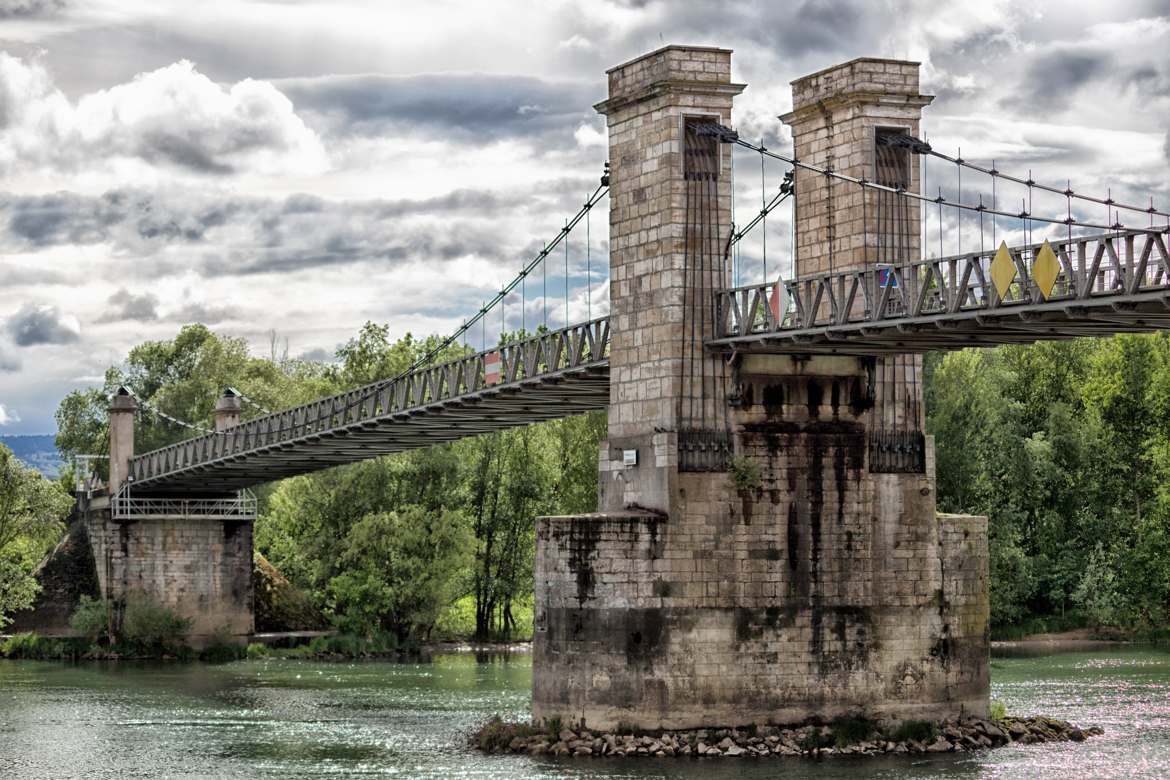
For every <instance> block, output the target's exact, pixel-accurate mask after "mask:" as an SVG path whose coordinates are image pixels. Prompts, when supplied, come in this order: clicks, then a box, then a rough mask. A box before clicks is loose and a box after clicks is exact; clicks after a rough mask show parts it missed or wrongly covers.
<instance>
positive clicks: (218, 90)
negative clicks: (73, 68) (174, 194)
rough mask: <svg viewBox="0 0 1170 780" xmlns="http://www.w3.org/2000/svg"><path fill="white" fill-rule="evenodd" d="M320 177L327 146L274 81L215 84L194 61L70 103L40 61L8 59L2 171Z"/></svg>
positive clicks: (0, 72)
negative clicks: (147, 169)
mask: <svg viewBox="0 0 1170 780" xmlns="http://www.w3.org/2000/svg"><path fill="white" fill-rule="evenodd" d="M126 160H131V161H136V162H138V163H143V164H146V165H148V166H153V167H159V168H162V169H167V170H178V171H182V172H185V173H192V174H199V175H207V176H222V175H225V174H230V173H235V172H243V171H247V172H253V173H262V174H263V173H268V174H278V173H297V172H300V173H312V172H316V171H320V170H323V169H324V168H325V164H326V161H325V153H324V150H323V147H322V146H321V142H320V139H318V138H317V136H316V134H315V133H314V132H313V131H312V130H310V129H309V128H308V127H307V126H306V125H305V124H304V122H303V121H302V120H301V119H300V117H298V116H297V115H296V113H295V112H294V111H293V107H292V103H291V102H289V100H288V98H286V97H285V96H284V95H282V94H281V93H280V92H279V91H278V90H277V89H276V88H275V87H273V86H272V84H271V83H269V82H266V81H257V80H253V79H245V80H243V81H240V82H237V83H236V84H233V85H230V86H221V85H219V84H216V83H215V82H213V81H212V80H211V79H209V78H207V76H205V75H203V74H202V73H199V72H198V71H197V70H196V69H195V66H194V65H193V64H192V63H190V62H187V61H186V60H183V61H180V62H176V63H174V64H172V65H168V66H166V67H164V68H159V69H157V70H153V71H150V72H148V73H142V74H139V75H138V76H136V77H135V78H134V79H133V80H132V81H130V82H128V83H125V84H119V85H116V86H114V87H111V88H109V89H105V90H99V91H97V92H92V93H89V94H86V95H82V96H81V97H80V98H79V99H78V100H77V101H76V102H73V101H71V100H69V99H68V98H67V97H66V96H65V95H64V94H63V93H62V92H61V91H60V90H59V89H58V88H57V87H56V86H55V85H54V84H53V82H52V79H51V78H50V76H49V74H48V72H47V71H46V70H45V69H44V67H42V66H41V65H40V64H39V63H37V62H35V61H31V62H26V61H24V60H22V59H19V58H17V57H13V56H11V55H9V54H6V53H2V52H0V171H9V172H12V171H17V170H25V169H34V170H35V169H37V168H49V169H55V170H58V171H63V172H71V171H82V170H89V169H95V168H96V169H101V168H102V166H103V165H105V166H106V167H111V166H113V165H115V164H117V163H118V162H119V161H126Z"/></svg>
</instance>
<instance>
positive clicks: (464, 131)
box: [279, 73, 600, 143]
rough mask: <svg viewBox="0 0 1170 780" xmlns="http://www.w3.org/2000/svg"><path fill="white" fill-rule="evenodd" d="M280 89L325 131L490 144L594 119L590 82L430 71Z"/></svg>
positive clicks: (304, 82)
mask: <svg viewBox="0 0 1170 780" xmlns="http://www.w3.org/2000/svg"><path fill="white" fill-rule="evenodd" d="M279 84H280V87H281V89H282V90H283V91H284V93H285V94H287V95H288V96H289V97H290V98H291V99H292V101H293V103H294V105H296V107H297V109H298V110H299V111H304V112H306V115H315V116H316V117H318V121H319V122H320V123H321V124H323V125H324V126H326V127H328V128H330V129H331V130H332V132H335V133H343V134H356V135H383V134H387V133H390V132H396V131H397V132H414V133H418V134H429V135H430V136H431V137H432V138H434V140H439V141H442V140H448V141H449V140H458V141H460V142H463V143H468V142H471V143H475V142H479V143H489V142H492V141H496V140H499V139H501V138H504V137H533V136H539V135H544V134H549V133H562V134H564V135H565V136H566V137H567V136H568V135H569V134H571V133H572V130H573V128H575V127H576V126H577V125H578V124H580V123H581V121H582V120H583V118H585V117H590V116H592V115H593V110H592V108H590V106H591V104H592V103H593V102H595V101H596V99H597V98H599V97H600V96H599V95H598V94H597V91H598V90H597V86H596V84H595V83H592V82H555V81H545V80H542V79H538V78H533V77H531V76H510V75H488V74H449V73H432V74H421V75H413V76H387V75H358V76H325V77H319V78H311V79H288V80H284V81H281V82H279Z"/></svg>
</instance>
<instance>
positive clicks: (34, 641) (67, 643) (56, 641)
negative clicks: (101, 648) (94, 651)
mask: <svg viewBox="0 0 1170 780" xmlns="http://www.w3.org/2000/svg"><path fill="white" fill-rule="evenodd" d="M87 647H88V641H87V640H85V639H74V638H71V637H47V636H38V635H36V634H33V633H24V634H14V635H13V636H11V637H9V638H8V639H7V640H5V641H4V642H3V643H2V644H0V656H2V657H4V658H25V659H33V660H55V659H59V658H80V657H82V656H83V655H85V653H86V650H87Z"/></svg>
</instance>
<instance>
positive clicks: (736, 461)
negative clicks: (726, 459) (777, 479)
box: [728, 455, 764, 490]
mask: <svg viewBox="0 0 1170 780" xmlns="http://www.w3.org/2000/svg"><path fill="white" fill-rule="evenodd" d="M728 471H730V472H731V481H732V482H734V483H735V489H736V490H755V489H756V488H758V487H760V486H761V485H763V484H764V473H763V471H762V470H761V469H760V464H758V463H756V462H755V461H754V460H752V459H751V458H748V457H745V456H743V455H739V456H736V457H734V458H732V459H731V461H730V463H729V464H728Z"/></svg>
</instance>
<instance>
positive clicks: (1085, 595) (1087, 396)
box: [926, 333, 1170, 637]
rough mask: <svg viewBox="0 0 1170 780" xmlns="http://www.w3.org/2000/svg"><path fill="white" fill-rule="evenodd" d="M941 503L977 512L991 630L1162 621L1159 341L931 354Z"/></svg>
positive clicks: (1164, 344) (1169, 573)
mask: <svg viewBox="0 0 1170 780" xmlns="http://www.w3.org/2000/svg"><path fill="white" fill-rule="evenodd" d="M926 388H927V398H926V409H927V411H928V413H929V418H928V427H929V429H930V431H931V432H932V433H933V434H934V435H935V443H936V447H937V450H936V452H937V473H938V503H939V509H940V510H942V511H952V512H970V513H973V514H983V515H987V516H988V518H989V520H990V552H991V599H992V603H991V615H992V621H993V623H994V626H995V633H996V635H1000V636H1012V635H1019V634H1023V633H1042V632H1050V631H1063V630H1068V629H1071V628H1078V627H1082V626H1090V627H1095V628H1098V629H1100V630H1102V631H1104V632H1106V633H1109V632H1112V633H1113V634H1114V635H1120V634H1124V635H1135V634H1136V635H1138V636H1143V637H1145V636H1154V637H1158V636H1161V635H1163V634H1164V631H1165V628H1166V627H1167V625H1168V621H1170V337H1168V334H1165V333H1160V334H1156V335H1150V336H1115V337H1113V338H1108V339H1079V340H1075V341H1067V342H1047V343H1039V344H1034V345H1031V346H1005V347H999V348H997V349H989V350H974V349H972V350H964V351H962V352H954V353H950V354H947V355H945V356H935V355H932V356H931V359H930V360H929V361H928V364H927V381H926Z"/></svg>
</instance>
